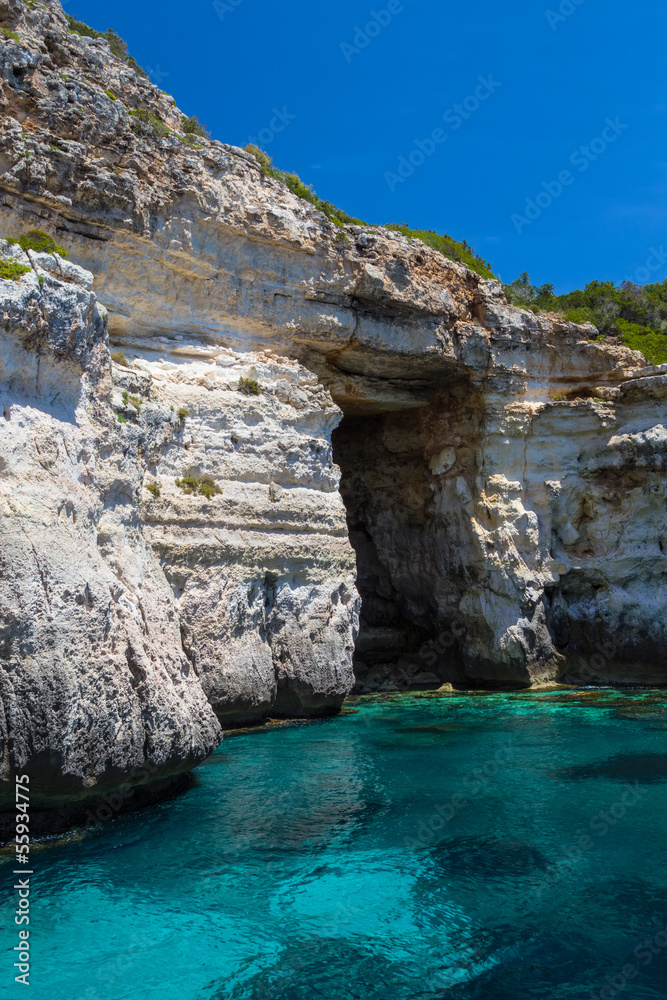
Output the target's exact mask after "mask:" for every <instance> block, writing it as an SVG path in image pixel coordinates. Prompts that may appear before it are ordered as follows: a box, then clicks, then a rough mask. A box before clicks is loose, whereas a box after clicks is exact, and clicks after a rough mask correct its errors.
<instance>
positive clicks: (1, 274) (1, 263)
mask: <svg viewBox="0 0 667 1000" xmlns="http://www.w3.org/2000/svg"><path fill="white" fill-rule="evenodd" d="M28 271H32V268H31V267H27V266H26V265H25V264H19V263H17V261H15V260H0V278H4V280H5V281H18V280H19V278H20V277H21V275H22V274H27V273H28Z"/></svg>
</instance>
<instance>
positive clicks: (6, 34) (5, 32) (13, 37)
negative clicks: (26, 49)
mask: <svg viewBox="0 0 667 1000" xmlns="http://www.w3.org/2000/svg"><path fill="white" fill-rule="evenodd" d="M2 36H3V38H4V39H5V41H6V42H9V41H12V42H20V41H21V39H20V38H19V36H18V35H17V34H16V32H15V31H10V30H9V28H5V26H4V24H3V26H2Z"/></svg>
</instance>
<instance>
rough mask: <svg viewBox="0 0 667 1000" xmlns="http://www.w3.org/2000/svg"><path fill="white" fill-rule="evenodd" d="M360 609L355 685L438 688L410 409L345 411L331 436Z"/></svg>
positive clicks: (420, 476) (424, 500)
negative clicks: (344, 509)
mask: <svg viewBox="0 0 667 1000" xmlns="http://www.w3.org/2000/svg"><path fill="white" fill-rule="evenodd" d="M332 444H333V454H334V460H335V462H336V464H337V465H338V466H339V468H340V470H341V484H340V492H341V495H342V498H343V501H344V503H345V507H346V511H347V520H348V528H349V537H350V542H351V544H352V547H353V548H354V550H355V553H356V559H357V589H358V591H359V593H360V595H361V599H362V607H361V616H360V628H359V636H358V639H357V643H356V649H355V661H354V671H355V677H356V691H357V692H364V691H373V690H378V689H382V688H392V689H406V688H419V687H421V688H429V687H438V686H439V685H440V684H441V683H442V681H443V679H445V678H444V677H443V673H442V670H441V669H440V667H441V664H440V663H439V659H440V658H439V657H437V656H435V655H433V648H434V643H435V641H436V640H437V638H438V635H439V633H440V632H441V629H440V628H439V621H438V619H439V614H438V607H437V602H436V600H435V595H434V594H433V593H431V592H429V584H428V578H429V575H430V574H429V573H428V572H425V566H424V563H425V562H427V563H428V562H430V559H429V556H428V554H427V550H428V548H429V546H430V545H431V543H432V541H433V540H432V538H430V537H429V532H430V531H431V525H430V520H429V506H430V504H431V501H432V490H431V488H430V486H429V478H430V477H429V474H428V467H427V465H426V464H425V461H424V442H423V432H422V429H421V426H420V421H419V420H418V419H415V411H414V410H409V411H407V412H404V411H399V412H391V413H374V414H371V415H354V414H352V415H346V416H344V418H343V420H342V421H341V423H340V425H339V427H338V428H337V429H336V430H335V431H334V433H333V435H332Z"/></svg>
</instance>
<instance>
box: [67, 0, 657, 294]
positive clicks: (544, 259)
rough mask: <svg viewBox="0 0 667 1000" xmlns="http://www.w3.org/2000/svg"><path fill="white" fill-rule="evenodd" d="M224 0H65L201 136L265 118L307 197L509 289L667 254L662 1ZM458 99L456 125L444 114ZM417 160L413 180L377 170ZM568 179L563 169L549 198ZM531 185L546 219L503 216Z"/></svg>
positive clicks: (560, 286) (571, 284)
mask: <svg viewBox="0 0 667 1000" xmlns="http://www.w3.org/2000/svg"><path fill="white" fill-rule="evenodd" d="M217 5H218V9H217V10H216V7H215V6H214V3H213V2H212V0H191V2H190V3H186V4H183V3H182V2H178V3H177V2H175V0H159V2H158V0H112V2H110V3H108V2H105V3H101V2H100V0H67V2H66V3H65V5H64V6H65V10H66V11H67V12H68V13H69V14H72V15H74V16H76V17H79V18H80V19H81V20H84V21H86V22H87V23H88V24H90V25H92V26H93V27H95V28H98V29H100V30H105V29H106V28H107V27H112V28H114V29H115V30H116V31H117V32H118V33H119V34H120V35H121V36H122V37H123V38H125V40H126V41H127V43H128V45H129V48H130V52H131V53H132V54H133V55H134V56H135V58H136V59H137V61H138V62H139V63H140V64H141V65H142V66H143V67H144V68H145V69H146V70H148V71H149V72H150V74H151V76H152V78H153V79H154V81H155V82H156V83H158V85H159V86H160V87H162V89H164V90H166V91H168V92H169V93H170V94H173V95H174V97H175V98H176V101H177V103H178V105H179V107H181V108H182V109H183V110H184V111H186V112H187V113H189V114H196V115H198V117H199V118H200V119H201V120H202V121H203V122H204V123H205V124H206V125H207V126H208V128H209V129H210V131H211V133H212V135H213V137H214V138H216V139H220V140H222V141H223V142H229V143H234V144H235V145H245V144H246V143H247V142H248V141H249V140H250V139H251V138H252V137H258V136H260V130H261V129H264V130H265V131H263V132H262V133H261V140H260V144H261V145H262V146H263V148H265V149H266V151H267V152H268V153H270V154H271V156H272V157H273V158H274V161H275V162H276V164H277V165H278V166H280V167H282V168H285V169H293V170H296V172H297V173H298V174H299V175H300V176H301V177H302V179H303V180H305V181H306V182H308V183H312V184H313V186H314V187H315V190H316V191H317V193H318V194H319V195H320V197H322V198H325V199H328V200H330V201H332V202H334V203H335V204H337V205H339V206H340V207H341V208H343V209H345V210H346V211H347V212H349V213H350V214H351V215H356V216H358V217H360V218H362V219H364V220H366V221H367V222H375V223H387V222H407V223H408V224H409V225H410V226H412V227H413V228H423V229H435V230H437V231H438V232H446V233H448V234H449V235H450V236H453V237H455V238H456V239H467V240H468V242H469V243H470V244H472V246H473V247H474V248H475V249H476V250H477V251H478V252H479V253H480V254H482V256H484V257H487V258H488V259H489V261H490V262H491V265H492V267H493V268H494V270H495V272H496V273H497V274H499V275H500V276H501V277H502V279H503V280H504V281H511V280H512V279H513V278H515V277H516V275H517V274H518V273H520V272H521V271H524V270H526V271H528V272H529V274H530V276H531V278H532V279H533V280H534V281H535V282H536V283H539V284H542V283H544V282H553V283H554V284H555V285H556V290H557V291H567V290H569V289H571V288H575V287H582V286H583V285H584V284H585V283H586V282H588V281H591V280H593V279H595V278H599V279H603V280H612V281H616V282H620V281H622V280H623V279H624V278H626V277H633V278H635V279H637V280H640V282H642V283H643V282H644V281H646V280H647V277H648V272H647V271H642V270H641V269H642V268H644V267H645V265H646V261H647V259H648V258H649V257H650V255H651V249H652V248H656V249H658V250H660V248H661V246H662V245H663V243H664V245H665V249H666V250H667V225H666V223H667V145H666V125H667V74H666V73H665V69H666V63H667V60H666V52H667V5H665V3H664V0H639V2H637V3H633V4H628V3H627V2H621V0H578V2H577V0H553V3H552V4H551V3H550V0H512V2H511V3H498V0H476V2H474V3H465V2H460V0H458V2H456V3H448V2H436V0H402V2H401V0H377V2H375V3H373V0H336V2H335V3H327V2H324V3H320V4H318V3H316V2H313V0H308V2H306V0H290V2H276V0H273V2H269V0H217ZM550 10H551V11H553V12H554V14H555V16H552V15H549V16H547V14H548V12H549V11H550ZM560 11H562V12H563V13H560ZM569 11H571V13H568V12H569ZM372 12H375V13H376V15H377V17H376V18H374V17H373V13H372ZM392 12H393V13H392ZM370 22H373V24H372V26H371V27H370V28H369V30H368V31H367V32H366V31H365V26H366V25H367V24H369V23H370ZM357 26H358V27H360V28H361V29H362V31H363V35H356V28H357ZM355 35H356V43H357V44H356V45H355ZM364 43H365V44H364ZM342 46H346V47H345V48H342ZM353 47H354V48H356V49H357V51H354V50H353ZM480 77H482V78H484V79H485V80H487V87H486V89H485V88H483V87H481V85H480V83H479V78H480ZM489 77H490V78H491V79H490V80H489ZM478 87H479V88H480V89H479V90H478V96H477V97H476V96H475V91H476V89H477V88H478ZM490 89H492V90H493V92H492V93H489V90H490ZM480 96H483V97H484V99H483V100H481V101H480V100H479V97H480ZM466 100H467V104H466V103H464V102H466ZM457 104H459V105H463V111H464V114H465V115H466V116H467V117H463V116H462V115H459V113H458V112H457V111H456V110H451V113H450V114H449V115H448V116H447V118H444V117H443V116H445V114H446V113H447V112H448V110H449V109H454V106H455V105H457ZM476 105H478V106H476ZM274 109H277V110H278V111H280V112H281V113H282V115H283V118H286V119H287V123H286V124H285V125H284V127H283V128H282V131H277V130H276V129H275V128H272V123H273V125H274V126H275V125H278V126H280V125H282V124H283V123H282V122H280V121H279V120H277V119H276V117H275V112H274ZM292 116H293V117H292ZM607 119H610V120H611V121H612V122H615V123H616V128H615V130H613V129H611V128H610V127H609V126H608V125H606V124H605V123H606V120H607ZM437 129H440V130H441V132H439V133H438V138H439V139H440V142H439V143H433V142H432V141H431V145H428V144H427V146H426V150H427V152H428V153H429V155H424V154H423V153H420V152H419V150H418V148H417V146H416V141H417V140H421V141H424V140H426V139H427V138H428V137H429V136H431V135H432V133H433V132H434V130H437ZM603 135H604V138H602V136H603ZM443 136H445V138H443ZM581 147H586V149H587V150H588V152H586V151H584V152H581V151H580V152H577V151H578V150H580V148H581ZM432 148H433V151H432V152H431V149H432ZM411 156H412V162H413V164H416V166H415V167H414V172H413V173H412V174H411V175H410V176H408V177H406V178H405V179H404V180H402V181H397V180H396V177H395V176H394V177H393V178H392V177H391V176H390V177H389V178H387V174H390V175H391V174H394V175H396V174H397V168H398V166H399V162H401V161H400V157H405V159H406V160H407V161H409V159H410V157H411ZM573 157H574V160H573V159H572V158H573ZM422 159H423V160H424V162H423V163H421V162H420V161H421V160H422ZM403 162H404V168H403V172H404V173H405V174H407V173H409V170H410V167H409V166H406V165H405V161H403ZM562 171H568V175H567V176H568V178H569V179H568V181H567V183H566V184H565V185H563V187H562V193H560V194H559V195H558V196H557V197H553V198H552V195H553V194H554V193H555V194H558V184H559V183H560V182H558V176H559V174H561V172H562ZM544 183H546V184H548V185H549V186H550V190H551V194H549V193H548V192H547V191H545V189H544V187H543V184H544ZM392 189H393V190H392ZM540 192H542V195H541V197H540V199H539V200H538V203H537V205H536V206H535V207H534V208H532V209H530V210H529V212H530V214H532V215H533V216H535V215H536V213H537V212H539V213H540V214H539V215H537V217H536V218H534V220H533V221H531V222H530V223H529V224H528V223H527V222H526V223H525V224H524V223H523V222H522V221H521V219H517V218H515V219H514V221H513V220H512V216H513V215H514V216H521V217H523V219H524V220H525V219H526V215H525V213H526V200H527V199H532V200H533V201H535V199H536V198H537V196H538V194H540ZM549 202H551V203H550V204H549ZM540 206H541V207H540ZM519 230H520V231H519ZM658 259H659V258H656V257H652V258H651V261H652V264H651V266H652V267H653V268H654V270H653V272H652V275H651V278H650V280H659V281H662V280H664V279H665V278H667V253H666V254H665V255H664V260H662V261H661V262H660V263H659V266H658V264H657V263H656V262H657V261H658ZM638 269H640V270H638Z"/></svg>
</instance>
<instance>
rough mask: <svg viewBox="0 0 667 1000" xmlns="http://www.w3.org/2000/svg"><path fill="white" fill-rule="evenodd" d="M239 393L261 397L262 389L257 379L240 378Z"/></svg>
mask: <svg viewBox="0 0 667 1000" xmlns="http://www.w3.org/2000/svg"><path fill="white" fill-rule="evenodd" d="M239 392H242V393H244V395H246V396H261V395H262V387H261V385H260V384H259V382H257V381H256V380H255V379H252V378H240V379H239Z"/></svg>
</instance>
